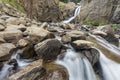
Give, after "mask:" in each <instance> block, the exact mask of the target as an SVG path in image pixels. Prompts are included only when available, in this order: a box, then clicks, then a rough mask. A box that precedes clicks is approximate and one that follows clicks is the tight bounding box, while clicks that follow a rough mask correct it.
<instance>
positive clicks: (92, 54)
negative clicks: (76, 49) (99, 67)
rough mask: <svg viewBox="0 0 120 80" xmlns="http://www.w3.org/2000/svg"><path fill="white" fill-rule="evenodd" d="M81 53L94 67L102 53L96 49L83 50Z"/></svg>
mask: <svg viewBox="0 0 120 80" xmlns="http://www.w3.org/2000/svg"><path fill="white" fill-rule="evenodd" d="M81 53H82V54H84V55H85V56H86V57H87V59H88V60H89V61H90V63H91V64H92V65H94V64H95V63H97V62H98V61H99V58H100V53H99V51H98V50H96V49H94V48H90V49H86V50H81Z"/></svg>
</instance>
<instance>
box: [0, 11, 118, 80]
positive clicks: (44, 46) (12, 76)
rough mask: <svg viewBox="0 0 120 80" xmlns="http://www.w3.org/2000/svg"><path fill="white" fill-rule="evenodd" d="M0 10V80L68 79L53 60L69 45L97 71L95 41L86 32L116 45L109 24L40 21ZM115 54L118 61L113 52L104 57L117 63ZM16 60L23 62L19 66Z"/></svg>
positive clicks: (63, 68) (115, 37)
mask: <svg viewBox="0 0 120 80" xmlns="http://www.w3.org/2000/svg"><path fill="white" fill-rule="evenodd" d="M0 13H1V14H0V69H1V72H0V74H2V70H6V73H8V74H6V75H5V76H3V77H2V78H1V77H0V78H1V79H3V80H69V74H68V71H67V69H66V68H65V67H63V66H60V65H58V64H56V62H55V61H56V60H57V58H59V59H63V58H64V56H65V55H66V54H65V52H66V51H67V50H68V49H72V48H73V49H74V50H75V51H76V52H81V53H82V55H83V56H85V57H86V58H87V59H88V61H89V62H90V63H91V64H92V66H94V69H95V71H96V74H98V73H99V70H98V67H97V66H96V65H97V64H98V63H99V57H100V53H99V51H98V50H97V49H96V48H94V47H98V44H97V43H95V42H94V41H92V39H91V38H90V37H91V36H90V35H98V36H101V37H103V38H104V39H106V40H107V41H108V42H110V43H111V44H113V45H116V46H119V45H118V44H119V40H118V39H120V33H119V31H118V32H116V34H115V33H114V30H113V29H112V28H111V25H105V26H101V27H96V26H88V25H80V24H64V23H47V22H43V23H41V22H37V21H35V20H30V19H28V18H26V17H24V16H12V15H6V14H3V13H2V12H0ZM68 45H71V46H72V48H71V47H70V46H68ZM102 47H103V46H102ZM98 48H99V47H98ZM99 49H101V48H99ZM110 54H111V55H112V53H110ZM110 54H106V56H107V55H110ZM15 55H17V56H15ZM116 56H117V59H118V60H120V57H119V56H118V55H116V54H115V55H112V58H111V57H108V58H110V59H112V60H114V61H116V62H119V61H118V60H116ZM16 57H17V58H16ZM18 57H19V58H18ZM113 57H114V58H113ZM20 62H22V63H24V64H25V65H23V66H22V67H21V64H20ZM6 65H8V68H6V67H5V66H6ZM4 68H5V69H4ZM97 72H98V73H97ZM0 76H1V75H0ZM100 79H101V78H100ZM101 80H102V79H101Z"/></svg>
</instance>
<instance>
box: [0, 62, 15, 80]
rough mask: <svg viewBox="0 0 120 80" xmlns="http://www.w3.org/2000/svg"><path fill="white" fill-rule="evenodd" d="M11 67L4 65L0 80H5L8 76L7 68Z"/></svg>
mask: <svg viewBox="0 0 120 80" xmlns="http://www.w3.org/2000/svg"><path fill="white" fill-rule="evenodd" d="M11 67H13V66H10V65H7V64H5V65H4V66H3V68H2V69H1V72H0V80H5V79H6V77H8V76H9V68H11Z"/></svg>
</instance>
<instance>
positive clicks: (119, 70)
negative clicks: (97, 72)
mask: <svg viewBox="0 0 120 80" xmlns="http://www.w3.org/2000/svg"><path fill="white" fill-rule="evenodd" d="M92 37H94V38H95V39H96V40H97V41H98V43H99V44H100V45H102V46H103V47H104V48H105V49H106V50H109V51H110V52H111V53H109V54H108V55H104V54H105V53H106V52H105V51H103V52H102V51H101V50H100V49H97V50H98V51H99V53H100V65H101V69H102V75H103V78H104V80H120V78H119V76H120V63H118V62H117V61H115V60H112V59H110V58H108V57H107V56H110V54H115V55H120V49H119V48H118V47H116V46H114V45H112V44H110V43H109V42H108V41H106V40H105V39H103V38H102V37H100V36H95V35H92ZM112 57H113V56H112ZM114 59H116V57H115V58H114ZM119 60H120V59H119Z"/></svg>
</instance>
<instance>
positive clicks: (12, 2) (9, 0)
mask: <svg viewBox="0 0 120 80" xmlns="http://www.w3.org/2000/svg"><path fill="white" fill-rule="evenodd" d="M2 2H3V3H6V4H10V5H11V6H13V7H15V8H17V9H18V11H21V12H24V8H23V7H22V6H21V5H20V4H19V2H18V0H2Z"/></svg>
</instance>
